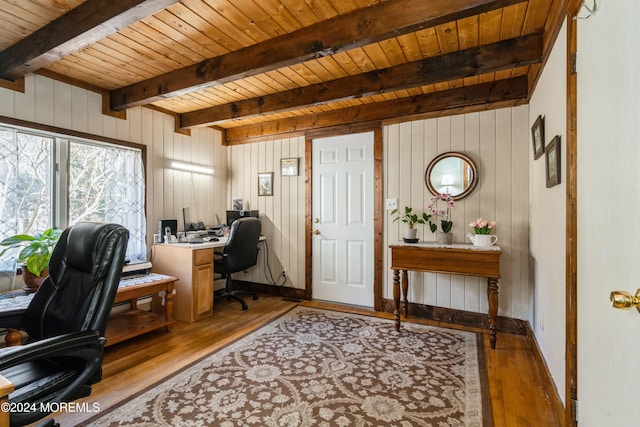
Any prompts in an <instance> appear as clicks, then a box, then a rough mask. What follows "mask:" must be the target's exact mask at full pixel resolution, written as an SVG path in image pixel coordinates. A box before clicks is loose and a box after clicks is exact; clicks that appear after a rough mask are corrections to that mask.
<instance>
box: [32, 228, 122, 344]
mask: <svg viewBox="0 0 640 427" xmlns="http://www.w3.org/2000/svg"><path fill="white" fill-rule="evenodd" d="M128 240H129V231H128V230H127V229H126V228H124V227H123V226H121V225H118V224H108V223H96V222H79V223H77V224H74V225H73V226H71V227H69V228H67V229H66V230H65V231H63V233H62V235H61V236H60V239H59V240H58V243H57V244H56V247H55V248H54V250H53V254H52V256H51V260H50V261H49V277H48V278H47V279H45V280H44V281H43V282H42V284H41V285H40V288H39V289H38V291H37V292H36V294H35V295H34V297H33V300H32V301H31V303H30V304H29V307H28V308H27V311H26V313H25V331H26V332H27V333H28V334H29V337H30V339H31V340H40V339H43V338H47V337H51V336H56V335H60V334H64V333H69V332H74V331H83V330H96V331H99V332H100V334H101V335H102V336H104V331H105V327H106V323H107V319H108V317H109V314H110V313H111V308H112V306H113V301H114V299H115V295H116V292H117V291H118V285H119V283H120V276H121V275H122V267H123V265H124V258H125V252H126V248H127V242H128Z"/></svg>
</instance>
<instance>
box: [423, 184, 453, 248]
mask: <svg viewBox="0 0 640 427" xmlns="http://www.w3.org/2000/svg"><path fill="white" fill-rule="evenodd" d="M440 201H442V202H443V203H445V204H446V207H445V208H444V209H438V202H440ZM454 206H455V202H454V200H453V197H451V195H449V194H446V193H443V194H438V195H437V196H433V197H431V198H430V199H429V206H427V212H429V214H430V216H431V215H434V216H436V217H440V228H441V230H438V224H437V223H433V222H431V221H429V228H430V229H431V232H432V233H436V242H437V243H441V244H445V245H450V244H451V243H452V242H453V233H452V232H451V229H452V228H453V220H452V219H451V209H452V208H453V207H454Z"/></svg>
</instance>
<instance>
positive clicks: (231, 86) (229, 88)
mask: <svg viewBox="0 0 640 427" xmlns="http://www.w3.org/2000/svg"><path fill="white" fill-rule="evenodd" d="M224 87H225V88H226V91H225V92H227V93H231V94H233V96H234V98H235V101H241V100H244V99H248V98H255V97H257V96H259V95H257V93H256V88H255V87H253V86H252V85H250V84H249V83H248V82H247V81H245V80H237V81H235V82H229V83H227V84H225V85H224ZM223 90H224V89H223Z"/></svg>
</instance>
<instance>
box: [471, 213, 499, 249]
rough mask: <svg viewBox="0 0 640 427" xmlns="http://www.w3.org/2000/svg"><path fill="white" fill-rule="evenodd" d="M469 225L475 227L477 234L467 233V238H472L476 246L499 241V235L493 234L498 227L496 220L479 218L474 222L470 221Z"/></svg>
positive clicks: (489, 244)
mask: <svg viewBox="0 0 640 427" xmlns="http://www.w3.org/2000/svg"><path fill="white" fill-rule="evenodd" d="M469 227H471V228H473V231H474V233H475V234H471V233H469V234H467V238H468V239H469V240H471V243H473V245H474V246H492V245H494V244H496V242H497V241H498V236H496V235H495V234H491V231H493V230H494V229H495V227H496V222H495V221H487V220H486V219H484V218H478V219H477V220H475V221H474V222H471V223H469Z"/></svg>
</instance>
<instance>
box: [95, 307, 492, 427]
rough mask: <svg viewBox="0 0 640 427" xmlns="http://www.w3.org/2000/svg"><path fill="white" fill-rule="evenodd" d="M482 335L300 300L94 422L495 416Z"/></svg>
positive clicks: (485, 420)
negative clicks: (398, 327) (398, 329)
mask: <svg viewBox="0 0 640 427" xmlns="http://www.w3.org/2000/svg"><path fill="white" fill-rule="evenodd" d="M481 346H482V337H481V335H479V334H475V333H472V332H462V331H455V330H449V329H442V328H435V327H429V326H423V325H416V324H411V323H407V322H403V324H402V329H401V332H400V333H397V332H396V331H395V329H394V326H393V321H391V320H386V319H379V318H375V317H368V316H360V315H355V314H346V313H340V312H334V311H327V310H320V309H314V308H308V307H296V308H295V309H293V310H292V311H290V312H289V313H287V314H286V315H284V316H283V317H281V318H279V319H277V320H275V321H273V322H272V323H270V324H268V325H266V326H265V327H263V328H261V329H259V330H257V331H255V332H252V333H251V334H249V335H247V336H245V337H244V338H242V339H240V340H239V341H236V342H234V343H233V344H230V345H229V346H227V347H225V348H223V349H222V350H219V351H217V352H215V353H213V354H211V355H209V356H207V357H205V358H204V359H202V360H200V361H199V362H196V363H194V364H193V365H191V366H190V367H188V368H186V369H185V370H183V371H181V372H179V373H178V374H176V375H174V376H172V377H169V378H167V379H165V380H164V381H163V382H161V383H158V384H156V385H154V386H153V387H150V388H149V389H147V390H146V391H144V392H142V393H141V394H139V395H138V396H137V397H135V398H133V399H128V400H127V401H125V402H123V403H122V404H119V405H115V406H114V408H113V409H112V410H107V411H106V412H102V413H101V414H100V415H99V416H98V417H97V418H94V419H91V420H89V421H87V423H86V425H90V426H92V427H93V426H212V425H215V426H222V427H227V426H229V427H230V426H277V427H284V426H325V427H328V426H402V427H408V426H437V427H445V426H446V427H456V426H467V427H472V426H477V427H489V426H490V425H491V414H490V405H489V404H488V390H487V389H486V373H485V371H484V370H485V364H484V361H483V360H481V357H482V355H483V354H484V353H483V350H482V348H481Z"/></svg>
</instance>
